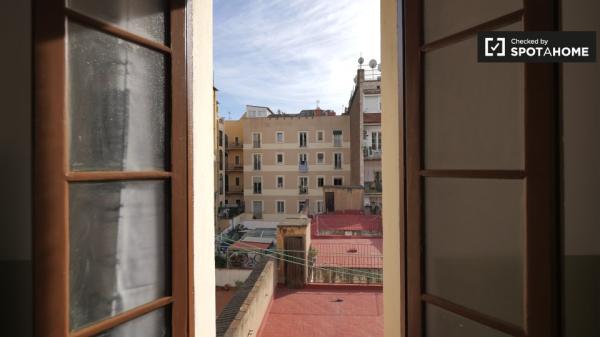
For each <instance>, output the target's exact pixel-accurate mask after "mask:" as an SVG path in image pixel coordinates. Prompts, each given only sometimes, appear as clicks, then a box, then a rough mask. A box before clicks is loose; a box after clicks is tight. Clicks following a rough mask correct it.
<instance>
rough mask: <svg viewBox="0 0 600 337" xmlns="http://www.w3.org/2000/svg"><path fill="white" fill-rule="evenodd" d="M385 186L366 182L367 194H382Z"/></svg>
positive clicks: (378, 182) (377, 182) (376, 182)
mask: <svg viewBox="0 0 600 337" xmlns="http://www.w3.org/2000/svg"><path fill="white" fill-rule="evenodd" d="M382 191H383V186H382V184H381V182H380V181H365V193H381V192H382Z"/></svg>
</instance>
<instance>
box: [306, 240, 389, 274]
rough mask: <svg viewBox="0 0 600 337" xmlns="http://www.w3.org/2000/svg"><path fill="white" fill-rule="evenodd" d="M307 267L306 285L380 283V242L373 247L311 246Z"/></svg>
mask: <svg viewBox="0 0 600 337" xmlns="http://www.w3.org/2000/svg"><path fill="white" fill-rule="evenodd" d="M307 263H308V275H307V276H308V277H307V281H308V283H341V284H366V283H368V284H379V283H382V282H383V250H382V242H381V240H377V241H374V243H350V242H349V243H313V244H312V246H311V248H310V251H309V252H308V258H307Z"/></svg>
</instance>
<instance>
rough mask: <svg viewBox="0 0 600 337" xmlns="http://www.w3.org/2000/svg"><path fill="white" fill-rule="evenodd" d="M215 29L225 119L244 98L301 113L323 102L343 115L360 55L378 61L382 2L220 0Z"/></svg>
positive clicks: (242, 104) (246, 101)
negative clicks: (380, 4)
mask: <svg viewBox="0 0 600 337" xmlns="http://www.w3.org/2000/svg"><path fill="white" fill-rule="evenodd" d="M213 34H214V77H215V86H216V87H217V89H219V92H218V100H219V102H220V114H221V117H224V118H226V119H229V118H231V119H237V118H239V117H240V116H241V114H242V113H243V112H244V110H245V106H246V104H249V105H259V106H268V107H270V108H271V110H273V111H277V110H281V111H283V112H287V113H297V112H299V111H300V110H302V109H314V108H315V107H316V105H317V100H318V101H320V103H319V106H320V107H321V109H332V110H335V111H336V112H337V113H338V114H339V113H341V112H343V111H342V109H343V107H344V106H347V105H348V100H349V99H350V92H351V90H352V87H353V85H354V82H353V81H354V76H355V75H356V69H357V67H358V61H357V60H358V58H359V57H360V56H361V55H362V56H363V57H364V58H365V64H367V63H368V62H369V60H371V59H376V60H377V61H378V62H379V61H380V36H379V1H375V0H214V33H213ZM229 113H230V114H229Z"/></svg>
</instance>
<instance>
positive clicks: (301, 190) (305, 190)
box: [298, 186, 308, 194]
mask: <svg viewBox="0 0 600 337" xmlns="http://www.w3.org/2000/svg"><path fill="white" fill-rule="evenodd" d="M298 193H299V194H308V186H298Z"/></svg>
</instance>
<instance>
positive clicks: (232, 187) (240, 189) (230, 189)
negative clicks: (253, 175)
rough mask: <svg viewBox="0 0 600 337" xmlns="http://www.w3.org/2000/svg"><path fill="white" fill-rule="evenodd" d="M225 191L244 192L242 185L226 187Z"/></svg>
mask: <svg viewBox="0 0 600 337" xmlns="http://www.w3.org/2000/svg"><path fill="white" fill-rule="evenodd" d="M225 193H244V189H243V188H242V186H229V187H226V188H225Z"/></svg>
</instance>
